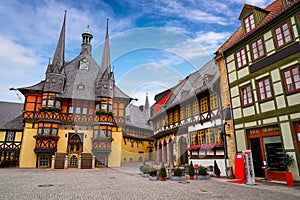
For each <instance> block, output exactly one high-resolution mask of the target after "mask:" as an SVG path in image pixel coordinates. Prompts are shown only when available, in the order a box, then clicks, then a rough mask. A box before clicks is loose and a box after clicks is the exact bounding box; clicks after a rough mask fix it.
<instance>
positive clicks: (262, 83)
mask: <svg viewBox="0 0 300 200" xmlns="http://www.w3.org/2000/svg"><path fill="white" fill-rule="evenodd" d="M256 85H257V89H258V97H259V100H260V101H265V100H268V99H271V98H272V91H271V84H270V78H269V77H266V78H263V79H261V80H258V81H257V82H256Z"/></svg>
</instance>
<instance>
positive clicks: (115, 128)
mask: <svg viewBox="0 0 300 200" xmlns="http://www.w3.org/2000/svg"><path fill="white" fill-rule="evenodd" d="M65 20H66V16H65V17H64V22H63V25H62V29H61V33H60V36H59V40H58V44H57V47H56V50H55V54H54V57H53V60H52V63H49V65H48V67H47V70H46V78H45V80H43V81H41V82H40V83H38V84H36V85H33V86H30V87H22V88H18V90H19V91H20V92H22V93H23V94H24V96H25V105H24V109H23V122H24V133H23V139H22V144H23V145H22V148H21V152H20V162H19V163H20V167H30V168H31V167H50V166H52V165H53V161H52V160H53V159H54V161H55V162H54V163H55V164H54V167H55V168H68V167H73V168H92V167H94V166H121V162H122V141H123V131H122V130H123V129H122V127H124V126H125V117H126V114H125V108H126V107H127V105H128V104H129V103H130V101H131V100H132V99H131V98H130V97H129V96H127V95H126V94H125V93H124V92H122V91H121V90H120V89H119V88H118V87H117V86H116V85H115V80H114V73H113V72H112V70H111V68H110V46H109V36H108V23H107V27H106V36H105V42H104V48H103V55H102V61H101V65H100V66H99V65H98V64H97V63H96V61H95V60H94V58H93V57H92V54H91V51H92V46H91V40H92V38H93V35H92V33H91V31H90V30H89V27H88V28H87V30H86V31H85V32H84V33H83V34H82V44H81V52H80V54H79V55H78V56H77V57H76V58H74V59H73V60H72V61H70V62H67V61H65V59H64V53H65V52H64V49H65V26H66V25H65ZM136 151H137V150H136ZM53 156H54V157H53ZM52 167H53V166H52Z"/></svg>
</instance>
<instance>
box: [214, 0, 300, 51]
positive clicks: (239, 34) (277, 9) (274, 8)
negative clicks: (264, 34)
mask: <svg viewBox="0 0 300 200" xmlns="http://www.w3.org/2000/svg"><path fill="white" fill-rule="evenodd" d="M299 3H300V2H299V1H298V0H294V1H293V2H291V4H290V5H287V6H285V7H284V6H283V5H282V0H275V1H274V2H273V3H271V4H270V5H268V6H267V7H266V8H265V9H261V10H264V11H266V12H268V14H267V15H266V16H265V18H264V19H263V20H262V21H261V22H260V23H259V24H257V25H256V27H255V29H253V30H251V31H250V32H248V33H243V29H242V26H240V27H239V28H238V29H237V30H236V31H235V32H234V33H233V34H232V35H231V36H230V37H229V38H228V39H227V40H226V41H225V42H224V43H223V44H222V45H221V47H219V49H218V50H217V52H216V53H222V52H225V51H227V50H228V49H230V48H231V47H233V46H234V45H235V44H237V43H239V42H241V41H242V40H243V39H245V38H246V37H248V36H249V35H251V34H252V33H253V32H256V31H257V30H259V29H261V28H263V27H264V26H266V25H267V24H268V23H269V22H271V21H272V20H274V19H275V18H276V17H279V16H280V14H281V13H283V12H285V11H286V10H287V9H289V8H291V7H293V6H296V5H295V4H299ZM245 6H248V7H249V6H251V5H248V4H245V5H244V7H245ZM252 7H253V8H258V7H256V6H252Z"/></svg>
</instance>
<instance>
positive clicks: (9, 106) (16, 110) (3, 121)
mask: <svg viewBox="0 0 300 200" xmlns="http://www.w3.org/2000/svg"><path fill="white" fill-rule="evenodd" d="M23 107H24V104H22V103H13V102H5V101H0V130H3V129H6V130H7V129H9V130H22V129H23V127H22V109H23Z"/></svg>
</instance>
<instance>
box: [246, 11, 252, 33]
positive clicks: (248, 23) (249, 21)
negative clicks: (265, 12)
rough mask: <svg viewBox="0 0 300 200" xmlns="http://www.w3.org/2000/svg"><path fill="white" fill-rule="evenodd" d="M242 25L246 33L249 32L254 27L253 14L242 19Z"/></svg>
mask: <svg viewBox="0 0 300 200" xmlns="http://www.w3.org/2000/svg"><path fill="white" fill-rule="evenodd" d="M244 25H245V30H246V33H248V32H250V31H251V30H253V29H254V28H255V23H254V16H253V14H251V15H249V16H248V17H246V18H245V19H244Z"/></svg>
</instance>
